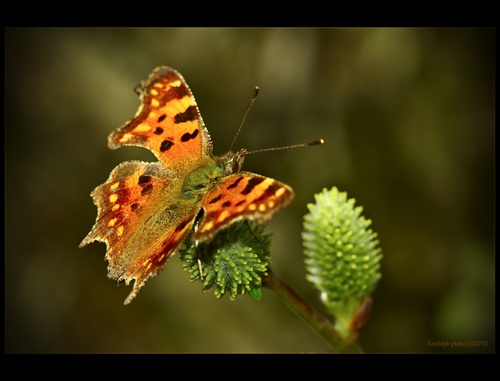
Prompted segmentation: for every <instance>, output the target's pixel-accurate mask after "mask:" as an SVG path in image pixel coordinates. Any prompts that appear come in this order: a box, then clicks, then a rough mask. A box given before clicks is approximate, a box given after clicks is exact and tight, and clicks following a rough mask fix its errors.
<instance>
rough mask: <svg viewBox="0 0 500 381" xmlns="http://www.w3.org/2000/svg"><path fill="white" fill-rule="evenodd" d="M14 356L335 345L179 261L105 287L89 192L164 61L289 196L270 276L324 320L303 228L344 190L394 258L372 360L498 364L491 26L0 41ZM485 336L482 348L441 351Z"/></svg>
mask: <svg viewBox="0 0 500 381" xmlns="http://www.w3.org/2000/svg"><path fill="white" fill-rule="evenodd" d="M5 53H6V54H5V65H6V71H5V79H6V92H5V95H6V101H5V106H6V118H5V121H6V145H5V148H6V233H5V235H6V246H5V247H6V257H5V278H6V281H5V286H6V289H5V311H6V322H5V350H6V352H15V353H26V352H29V353H54V352H59V353H75V352H77V353H87V352H98V353H107V352H134V353H193V352H197V353H198V352H201V353H211V352H217V353H220V352H223V353H232V352H239V353H253V352H264V353H274V352H287V353H288V352H291V353H296V352H328V351H329V350H330V349H329V347H328V346H327V345H326V344H325V343H324V342H323V341H322V339H321V338H319V337H318V336H317V335H316V334H315V333H314V332H313V331H312V330H311V329H310V328H309V327H308V326H306V325H305V324H304V323H303V322H302V321H301V320H300V319H299V318H298V317H297V316H296V315H295V314H294V313H292V312H291V311H290V310H289V309H288V308H287V307H286V306H285V305H284V304H283V303H282V302H281V301H280V300H279V299H278V298H277V297H275V295H274V294H272V293H270V292H269V291H268V290H264V292H263V299H262V300H261V301H259V302H256V301H254V300H252V299H251V298H250V297H248V296H245V297H240V298H237V299H236V300H235V301H230V300H229V298H227V297H225V298H223V299H216V298H215V297H214V296H213V294H212V292H208V293H202V292H201V287H200V284H199V283H190V282H189V279H188V277H189V274H188V273H187V272H186V271H184V270H183V269H182V266H181V263H180V261H179V257H178V256H174V257H172V258H171V259H170V260H169V262H168V264H167V265H166V266H165V268H164V270H163V271H162V272H161V273H160V275H159V276H157V277H155V278H152V279H150V280H149V281H148V282H147V284H146V286H145V287H144V288H143V289H142V290H141V292H140V293H139V295H138V297H137V298H136V299H135V300H134V301H133V303H132V304H131V305H129V306H123V304H122V303H123V301H124V299H125V297H126V296H127V295H128V293H129V291H130V287H126V286H120V287H117V286H116V284H115V282H113V281H111V280H109V279H108V278H107V277H106V263H105V262H103V258H104V252H105V245H104V244H100V243H95V244H93V245H90V246H87V247H86V248H84V249H78V244H79V243H80V241H81V240H82V239H83V237H84V236H85V235H86V234H87V232H88V231H89V230H90V228H91V227H92V225H93V223H94V221H95V217H96V212H97V211H96V208H95V206H94V205H93V203H92V200H91V198H90V192H91V191H92V189H94V188H95V187H96V186H97V185H99V184H101V183H103V182H104V181H105V180H106V179H107V177H108V175H109V173H110V171H111V170H112V169H113V168H114V167H115V166H116V165H117V164H119V163H120V162H122V161H125V160H133V159H139V160H155V159H154V157H153V155H152V154H151V153H150V152H149V151H147V150H144V149H140V148H132V147H127V148H121V149H119V150H116V151H112V150H109V149H108V148H107V136H108V134H109V133H110V132H111V131H112V130H113V129H115V128H117V127H119V126H121V125H123V124H124V123H125V121H127V120H128V119H130V118H131V117H132V116H133V115H134V114H135V112H136V110H137V108H138V106H139V99H138V97H137V95H136V94H135V93H134V91H133V88H134V87H135V86H136V85H137V84H138V83H139V82H140V81H141V80H144V79H146V78H147V77H148V75H149V74H150V72H151V71H152V70H153V68H155V67H156V66H158V65H168V66H172V67H174V68H176V69H177V70H179V71H180V72H181V73H182V74H183V75H184V77H185V78H186V80H187V82H188V84H189V86H190V87H191V89H192V91H193V93H194V95H195V97H196V99H197V102H198V106H199V107H200V110H201V113H202V116H203V118H204V121H205V123H206V125H207V127H208V129H209V131H210V133H211V136H212V139H213V142H214V153H215V154H221V153H224V152H226V151H227V150H228V148H229V145H230V143H231V141H232V139H233V137H234V134H235V132H236V130H237V128H238V126H239V124H240V121H241V119H242V117H243V113H244V111H245V108H246V106H247V104H248V101H249V99H250V96H251V94H252V89H253V87H254V86H255V85H258V86H259V87H260V88H261V93H260V95H259V97H258V99H257V102H256V104H255V105H254V107H253V109H252V111H251V112H250V115H249V117H248V118H247V121H246V123H245V126H244V128H243V130H242V133H241V134H240V136H239V137H238V140H237V142H236V145H235V149H238V148H242V147H245V148H247V149H249V150H252V149H259V148H267V147H277V146H283V145H289V144H295V143H301V142H308V141H310V140H314V139H317V138H323V139H325V141H326V144H325V145H323V146H319V147H311V148H301V149H295V150H287V151H280V152H268V153H262V154H257V155H252V156H249V157H248V158H247V159H246V161H245V165H244V169H245V170H248V171H252V172H256V173H259V174H263V175H266V176H270V177H273V178H276V179H278V180H280V181H283V182H285V183H287V184H289V185H290V186H292V187H293V188H294V189H295V192H296V197H295V200H294V202H293V203H292V204H291V205H290V206H288V207H287V208H285V209H283V210H282V211H280V212H279V213H277V214H276V216H275V217H274V219H273V220H272V221H271V223H270V224H269V225H268V231H269V232H272V233H273V234H274V237H273V256H272V266H273V269H274V270H275V271H276V272H277V273H278V274H280V275H281V276H282V277H283V278H284V279H285V280H286V281H287V282H288V283H289V284H290V285H291V286H292V287H294V288H295V289H296V290H297V291H298V292H299V293H300V294H301V295H302V296H303V297H304V298H305V299H307V300H309V301H310V302H311V303H312V304H313V305H314V306H316V307H317V308H318V309H319V310H320V311H321V312H322V313H324V312H325V311H324V309H323V308H322V305H321V303H320V302H319V299H318V294H317V292H316V291H315V290H314V289H313V287H312V285H311V284H309V283H308V282H307V281H306V280H305V270H304V256H303V249H302V242H301V236H300V233H301V230H302V218H303V215H304V214H305V213H306V212H307V208H306V205H307V203H309V202H312V201H313V200H314V193H317V192H319V191H321V190H322V189H323V188H325V187H326V188H328V189H330V188H331V187H332V186H337V187H338V188H339V190H340V191H346V192H347V193H348V196H349V197H353V198H355V199H356V200H357V204H358V205H362V206H363V207H364V214H365V216H366V217H367V218H370V219H371V220H372V221H373V224H372V228H373V229H374V230H375V231H376V232H378V234H379V238H380V242H381V247H382V250H383V254H384V258H383V260H382V262H381V265H382V267H381V270H382V275H383V277H382V280H381V282H380V283H379V286H378V288H377V289H376V291H375V293H374V295H373V299H374V305H373V311H372V316H371V319H370V321H369V322H368V324H367V325H366V326H365V328H364V329H363V331H362V333H361V338H360V343H361V346H362V347H363V349H364V350H365V351H366V352H369V353H387V352H389V353H462V352H470V353H484V352H487V353H492V352H494V351H495V339H494V333H495V325H494V321H495V316H494V315H495V308H494V297H495V293H494V276H495V274H494V74H495V73H494V29H474V28H467V29H455V28H453V29H450V28H436V29H431V28H425V29H398V28H388V29H385V28H361V29H357V28H346V29H344V28H341V29H327V28H312V29H308V28H298V29H281V28H269V29H267V28H243V29H240V28H235V29H232V28H175V29H170V28H164V29H162V28H88V29H85V28H82V29H78V28H71V29H58V28H54V29H38V28H30V29H13V28H8V29H6V30H5ZM461 340H471V341H483V343H484V342H487V343H488V345H487V346H486V345H483V346H480V347H477V348H451V347H444V348H443V347H433V346H430V345H429V341H433V342H437V341H449V342H450V344H451V342H452V341H461Z"/></svg>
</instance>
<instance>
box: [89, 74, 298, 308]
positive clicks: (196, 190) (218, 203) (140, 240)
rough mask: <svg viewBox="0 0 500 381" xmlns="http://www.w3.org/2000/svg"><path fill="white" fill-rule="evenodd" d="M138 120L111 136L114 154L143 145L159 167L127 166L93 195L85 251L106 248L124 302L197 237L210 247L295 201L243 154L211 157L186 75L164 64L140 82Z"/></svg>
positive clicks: (120, 167) (115, 171) (284, 187)
mask: <svg viewBox="0 0 500 381" xmlns="http://www.w3.org/2000/svg"><path fill="white" fill-rule="evenodd" d="M138 92H139V95H140V98H141V101H142V104H141V106H140V107H139V110H138V112H137V114H136V116H135V117H134V118H133V119H132V120H131V121H129V122H127V123H126V124H125V125H124V126H123V127H121V128H119V129H117V130H115V131H113V132H112V133H111V134H110V135H109V138H108V145H109V147H110V148H113V149H115V148H118V147H121V146H127V145H131V146H140V147H144V148H147V149H149V150H150V151H152V152H153V153H154V154H155V156H156V157H157V158H158V160H159V161H157V162H153V163H148V162H141V161H127V162H124V163H122V164H120V165H118V166H117V167H116V168H115V169H113V171H112V172H111V174H110V176H109V178H108V180H107V181H106V182H105V183H104V184H102V185H100V186H98V187H97V188H96V189H94V191H93V192H92V193H91V196H92V198H93V200H94V203H95V204H96V205H97V209H98V213H97V219H96V223H95V224H94V226H93V228H92V230H91V231H90V233H89V234H88V235H87V236H86V237H85V238H84V240H83V241H82V243H81V244H80V246H85V245H87V244H89V243H91V242H93V241H101V242H104V243H106V245H107V251H106V259H107V261H108V276H109V277H110V278H112V279H115V280H118V281H119V282H125V283H126V284H129V282H131V281H132V280H135V283H134V287H133V290H132V292H131V293H130V295H129V296H128V297H127V299H126V300H125V304H127V303H130V301H131V300H132V299H133V298H134V297H135V296H136V295H137V293H138V291H139V289H140V288H141V287H142V286H143V285H144V282H145V281H146V280H147V279H148V278H149V277H150V276H152V275H155V274H157V273H158V271H159V270H161V268H162V267H163V266H164V264H165V262H166V261H167V259H168V258H169V257H170V256H171V255H172V254H173V253H174V252H175V251H176V250H177V249H178V247H179V246H180V244H181V243H182V242H183V241H184V240H185V238H186V237H187V235H188V234H189V233H190V232H192V231H193V227H194V226H195V224H196V230H195V231H194V232H193V239H194V240H195V241H198V242H203V243H206V242H209V241H210V240H211V239H212V238H213V237H214V235H215V234H216V233H217V232H218V231H220V229H223V228H225V227H227V226H228V225H230V224H231V223H233V222H235V221H238V220H241V219H249V220H254V221H256V222H257V223H259V224H263V223H265V222H266V221H268V220H269V219H270V218H271V216H272V215H273V214H274V213H275V212H276V211H277V210H278V209H280V208H281V207H283V206H284V205H286V204H287V203H289V202H290V201H291V199H292V198H293V191H292V189H291V188H290V187H289V186H287V185H285V184H283V183H280V182H278V181H276V180H273V179H271V178H268V177H264V176H260V175H256V174H253V173H250V172H245V171H241V167H242V165H243V161H244V157H245V154H246V151H245V150H244V149H242V150H240V151H237V152H236V153H233V152H228V153H226V154H225V155H222V156H213V155H212V143H211V139H210V135H209V133H208V130H207V129H206V127H205V125H204V123H203V120H202V118H201V116H200V114H199V111H198V107H197V105H196V102H195V100H194V97H193V95H192V93H191V91H190V89H189V87H188V86H187V84H186V82H185V81H184V79H183V77H182V76H181V75H180V74H179V73H178V72H177V71H176V70H174V69H171V68H168V67H165V66H162V67H159V68H157V69H155V70H154V71H153V73H152V74H151V76H150V77H149V79H148V80H147V81H145V82H143V83H142V84H141V86H140V87H139V88H138Z"/></svg>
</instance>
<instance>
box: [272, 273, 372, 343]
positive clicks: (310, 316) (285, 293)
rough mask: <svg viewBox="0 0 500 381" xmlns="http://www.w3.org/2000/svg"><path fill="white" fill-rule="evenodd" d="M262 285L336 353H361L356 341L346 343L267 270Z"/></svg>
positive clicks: (277, 277) (314, 311) (319, 315)
mask: <svg viewBox="0 0 500 381" xmlns="http://www.w3.org/2000/svg"><path fill="white" fill-rule="evenodd" d="M267 272H268V275H267V277H266V278H264V279H263V283H262V285H263V286H264V287H267V288H268V289H269V290H271V291H272V292H274V293H275V294H276V296H278V297H279V298H280V299H281V300H282V301H283V302H284V303H285V304H286V305H287V306H288V307H289V308H290V309H291V310H292V311H294V312H295V313H296V314H297V315H299V316H300V317H301V318H302V319H303V320H304V321H305V322H306V323H307V324H308V325H309V326H310V327H311V328H312V329H313V330H314V331H315V332H316V333H317V334H319V335H320V336H321V337H322V338H323V339H324V340H325V341H326V342H327V343H328V345H329V346H330V347H331V348H332V349H333V350H334V352H337V353H362V349H361V348H360V347H359V344H358V342H357V339H354V340H352V341H350V342H346V341H345V340H344V339H343V338H342V337H341V336H340V335H339V333H338V332H337V330H336V329H335V327H334V325H333V324H332V323H331V322H330V321H329V320H328V319H326V318H325V317H323V316H322V315H321V314H319V313H318V312H317V311H316V310H315V309H314V308H313V307H312V306H311V305H310V304H309V303H307V302H306V301H305V300H304V299H302V297H301V296H300V295H299V294H297V292H295V290H293V289H292V288H291V287H290V286H289V285H288V284H287V283H286V282H285V281H284V280H283V279H281V278H280V277H279V276H278V275H277V274H276V273H275V272H273V271H272V270H271V268H268V270H267Z"/></svg>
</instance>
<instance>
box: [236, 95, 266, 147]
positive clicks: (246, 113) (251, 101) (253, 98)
mask: <svg viewBox="0 0 500 381" xmlns="http://www.w3.org/2000/svg"><path fill="white" fill-rule="evenodd" d="M257 95H259V86H255V89H253V94H252V98H251V99H250V103H249V104H248V107H247V110H246V111H245V115H243V120H242V121H241V124H240V127H239V128H238V131H236V135H234V139H233V142H232V143H231V145H230V146H229V151H231V149H232V148H233V145H234V142H235V141H236V138H237V137H238V135H239V134H240V131H241V127H243V124H244V123H245V119H246V118H247V115H248V112H249V111H250V109H251V108H252V105H253V103H254V102H255V98H257Z"/></svg>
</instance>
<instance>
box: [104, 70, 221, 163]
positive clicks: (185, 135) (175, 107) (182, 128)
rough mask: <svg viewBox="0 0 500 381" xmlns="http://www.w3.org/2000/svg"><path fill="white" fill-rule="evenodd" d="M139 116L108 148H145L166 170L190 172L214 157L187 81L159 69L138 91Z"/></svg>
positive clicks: (113, 135) (111, 139)
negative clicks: (204, 160) (202, 162)
mask: <svg viewBox="0 0 500 381" xmlns="http://www.w3.org/2000/svg"><path fill="white" fill-rule="evenodd" d="M138 92H139V96H140V98H141V101H142V104H141V107H140V108H139V110H138V112H137V114H136V116H135V117H134V119H132V120H131V121H129V122H127V123H126V124H125V125H124V126H123V127H121V128H119V129H117V130H115V131H113V132H112V133H111V134H110V135H109V137H108V145H109V147H110V148H112V149H115V148H118V147H121V146H139V147H145V148H147V149H149V150H150V151H151V152H153V153H154V154H155V155H156V157H157V158H158V159H159V160H160V161H161V162H162V163H163V164H164V165H165V166H166V167H167V168H172V169H182V168H190V167H191V166H192V165H193V163H196V162H198V161H200V160H202V159H204V158H205V157H209V156H210V155H211V153H212V144H211V141H210V136H209V133H208V131H207V129H206V127H205V125H204V123H203V120H202V118H201V116H200V112H199V110H198V106H197V105H196V101H195V99H194V97H193V94H192V93H191V90H190V89H189V87H188V85H187V84H186V82H185V80H184V78H183V77H182V75H181V74H180V73H178V72H177V71H176V70H174V69H171V68H168V67H165V66H160V67H158V68H156V69H155V70H154V71H153V73H152V74H151V75H150V77H149V79H148V80H147V81H145V82H143V83H142V84H141V85H140V86H139V88H138Z"/></svg>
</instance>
